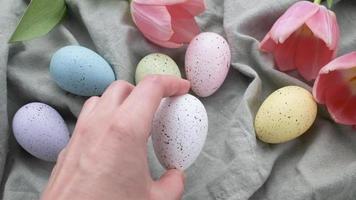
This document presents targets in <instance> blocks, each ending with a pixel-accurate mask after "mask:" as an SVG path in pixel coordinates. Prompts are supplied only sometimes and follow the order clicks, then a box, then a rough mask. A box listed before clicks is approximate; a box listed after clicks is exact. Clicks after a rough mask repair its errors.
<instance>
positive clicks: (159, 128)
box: [151, 94, 208, 170]
mask: <svg viewBox="0 0 356 200" xmlns="http://www.w3.org/2000/svg"><path fill="white" fill-rule="evenodd" d="M207 132H208V116H207V113H206V110H205V108H204V105H203V104H202V103H201V102H200V101H199V99H197V98H196V97H194V96H192V95H190V94H186V95H182V96H177V97H167V98H164V99H163V100H162V101H161V104H160V106H159V108H158V109H157V112H156V113H155V116H154V119H153V124H152V131H151V135H152V143H153V147H154V151H155V154H156V156H157V158H158V160H159V161H160V163H161V164H162V166H163V167H165V168H166V169H180V170H184V169H187V168H188V167H189V166H190V165H191V164H192V163H193V162H194V161H195V160H196V159H197V157H198V155H199V154H200V152H201V150H202V148H203V146H204V143H205V139H206V136H207Z"/></svg>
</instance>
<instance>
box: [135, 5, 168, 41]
mask: <svg viewBox="0 0 356 200" xmlns="http://www.w3.org/2000/svg"><path fill="white" fill-rule="evenodd" d="M131 14H132V16H133V20H134V22H135V23H136V25H137V27H138V28H139V29H140V31H141V32H142V33H143V34H144V35H145V36H150V37H151V38H160V39H161V40H169V39H170V38H171V37H172V35H173V30H172V26H171V16H170V14H169V12H168V10H167V9H166V7H164V6H146V5H140V4H135V3H133V4H131Z"/></svg>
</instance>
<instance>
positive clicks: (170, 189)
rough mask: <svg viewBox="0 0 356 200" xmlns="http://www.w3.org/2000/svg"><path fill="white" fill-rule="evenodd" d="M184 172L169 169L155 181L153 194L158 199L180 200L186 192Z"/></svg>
mask: <svg viewBox="0 0 356 200" xmlns="http://www.w3.org/2000/svg"><path fill="white" fill-rule="evenodd" d="M184 181H185V177H184V173H183V172H182V171H179V170H176V169H172V170H168V171H167V172H166V173H165V174H164V175H163V176H162V177H161V178H160V179H159V180H158V181H156V182H154V183H153V186H152V195H153V197H154V198H153V199H157V200H180V199H181V198H182V194H183V192H184Z"/></svg>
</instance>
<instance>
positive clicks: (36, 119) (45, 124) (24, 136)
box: [12, 102, 69, 161]
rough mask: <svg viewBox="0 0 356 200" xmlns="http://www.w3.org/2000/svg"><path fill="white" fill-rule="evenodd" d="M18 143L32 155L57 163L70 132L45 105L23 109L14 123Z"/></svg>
mask: <svg viewBox="0 0 356 200" xmlns="http://www.w3.org/2000/svg"><path fill="white" fill-rule="evenodd" d="M12 130H13V132H14V135H15V138H16V140H17V142H18V143H19V144H20V145H21V146H22V147H23V148H24V149H25V150H26V151H27V152H29V153H30V154H32V155H33V156H35V157H37V158H40V159H42V160H45V161H56V160H57V157H58V154H59V153H60V151H61V150H62V149H63V148H64V147H65V146H66V145H67V143H68V142H69V131H68V128H67V125H66V124H65V122H64V120H63V118H62V117H61V116H60V114H59V113H58V112H57V111H56V110H55V109H53V108H52V107H50V106H48V105H46V104H43V103H36V102H35V103H29V104H26V105H24V106H23V107H21V108H20V109H19V110H18V111H17V112H16V114H15V116H14V118H13V121H12Z"/></svg>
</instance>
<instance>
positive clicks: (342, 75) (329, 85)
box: [313, 52, 356, 125]
mask: <svg viewBox="0 0 356 200" xmlns="http://www.w3.org/2000/svg"><path fill="white" fill-rule="evenodd" d="M313 95H314V98H315V99H316V101H317V102H318V103H320V104H325V105H326V107H327V109H328V111H329V113H330V115H331V116H332V118H333V119H334V120H335V121H336V122H337V123H340V124H346V125H356V52H352V53H349V54H347V55H344V56H341V57H339V58H337V59H335V60H333V61H332V62H330V63H329V64H327V65H326V66H325V67H323V68H322V69H321V70H320V72H319V75H318V77H317V78H316V81H315V84H314V87H313Z"/></svg>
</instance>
